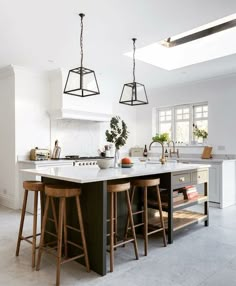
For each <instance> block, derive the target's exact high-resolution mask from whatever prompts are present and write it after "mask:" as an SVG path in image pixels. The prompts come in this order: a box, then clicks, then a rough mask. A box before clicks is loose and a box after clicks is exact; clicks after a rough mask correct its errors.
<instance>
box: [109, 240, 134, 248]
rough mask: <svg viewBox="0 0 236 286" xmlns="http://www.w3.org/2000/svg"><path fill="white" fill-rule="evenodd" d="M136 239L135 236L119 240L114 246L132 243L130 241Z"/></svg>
mask: <svg viewBox="0 0 236 286" xmlns="http://www.w3.org/2000/svg"><path fill="white" fill-rule="evenodd" d="M133 241H134V238H130V239H128V240H125V241H122V242H118V243H116V244H115V245H114V246H113V248H116V247H119V246H122V245H125V244H127V243H130V242H133Z"/></svg>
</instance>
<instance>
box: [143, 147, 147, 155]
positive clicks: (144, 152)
mask: <svg viewBox="0 0 236 286" xmlns="http://www.w3.org/2000/svg"><path fill="white" fill-rule="evenodd" d="M147 155H148V150H147V145H145V147H144V150H143V157H147Z"/></svg>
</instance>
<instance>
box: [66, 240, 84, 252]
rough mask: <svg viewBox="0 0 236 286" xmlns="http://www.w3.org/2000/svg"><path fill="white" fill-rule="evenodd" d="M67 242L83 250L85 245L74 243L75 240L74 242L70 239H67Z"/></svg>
mask: <svg viewBox="0 0 236 286" xmlns="http://www.w3.org/2000/svg"><path fill="white" fill-rule="evenodd" d="M67 243H69V244H70V245H73V246H74V247H77V248H79V249H82V250H83V247H82V246H81V245H79V244H77V243H74V242H72V241H70V240H67Z"/></svg>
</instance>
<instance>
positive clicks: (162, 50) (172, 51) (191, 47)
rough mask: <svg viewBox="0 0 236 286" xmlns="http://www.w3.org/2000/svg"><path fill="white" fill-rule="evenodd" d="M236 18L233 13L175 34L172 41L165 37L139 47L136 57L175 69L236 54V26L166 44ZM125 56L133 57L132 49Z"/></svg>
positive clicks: (155, 64)
mask: <svg viewBox="0 0 236 286" xmlns="http://www.w3.org/2000/svg"><path fill="white" fill-rule="evenodd" d="M235 19H236V14H233V15H230V16H227V17H224V18H222V19H219V20H217V21H214V22H211V23H208V24H206V25H203V26H200V27H198V28H195V29H192V30H190V31H187V32H184V33H181V34H179V35H175V36H172V37H170V39H169V40H168V39H165V40H162V41H160V42H156V43H153V44H151V45H148V46H146V47H143V48H140V49H136V59H137V60H140V61H143V62H145V63H149V64H151V65H154V66H157V67H160V68H163V69H166V70H174V69H178V68H182V67H185V66H189V65H193V64H197V63H201V62H205V61H209V60H213V59H217V58H221V57H225V56H228V55H232V54H235V53H236V41H234V39H235V37H236V27H232V28H228V29H226V30H223V31H220V32H217V33H213V34H211V35H209V36H204V37H201V38H199V39H196V40H192V41H189V42H186V43H183V44H178V45H176V46H172V47H168V45H166V43H168V41H171V42H172V41H173V42H174V41H176V42H178V40H179V39H181V38H185V39H188V38H191V36H190V37H188V36H189V35H192V34H196V33H198V32H199V31H203V30H206V29H209V28H212V27H215V26H218V25H221V24H222V23H226V22H229V21H232V24H233V23H234V21H233V20H235ZM211 30H213V29H211ZM198 34H201V33H198ZM179 42H180V41H179ZM125 55H126V56H129V57H132V53H131V52H129V53H126V54H125Z"/></svg>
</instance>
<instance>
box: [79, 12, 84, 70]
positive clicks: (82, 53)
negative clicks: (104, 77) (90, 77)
mask: <svg viewBox="0 0 236 286" xmlns="http://www.w3.org/2000/svg"><path fill="white" fill-rule="evenodd" d="M79 15H80V17H81V23H80V27H81V32H80V56H81V59H80V66H81V67H83V59H84V51H83V30H84V26H83V17H84V16H85V15H84V14H79Z"/></svg>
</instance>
